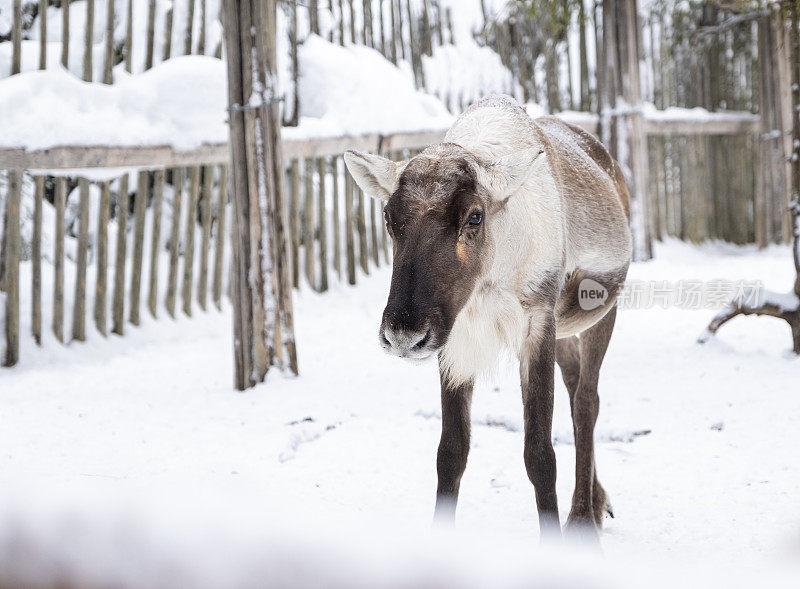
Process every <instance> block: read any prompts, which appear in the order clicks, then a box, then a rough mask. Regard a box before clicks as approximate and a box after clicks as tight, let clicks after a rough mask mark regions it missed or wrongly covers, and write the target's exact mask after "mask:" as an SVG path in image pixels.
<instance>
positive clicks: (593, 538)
mask: <svg viewBox="0 0 800 589" xmlns="http://www.w3.org/2000/svg"><path fill="white" fill-rule="evenodd" d="M564 537H565V538H566V539H567V541H569V542H571V543H573V544H577V545H579V546H585V547H597V548H599V547H600V529H599V527H598V526H597V525H595V523H594V522H593V521H591V520H585V519H582V518H581V519H578V518H574V517H572V516H570V517H569V519H567V523H566V525H565V526H564Z"/></svg>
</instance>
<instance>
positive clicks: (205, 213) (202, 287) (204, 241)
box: [197, 166, 214, 311]
mask: <svg viewBox="0 0 800 589" xmlns="http://www.w3.org/2000/svg"><path fill="white" fill-rule="evenodd" d="M213 187H214V166H203V196H202V200H201V203H200V225H201V227H202V233H201V234H200V274H199V275H198V277H197V303H198V304H199V305H200V308H201V309H202V310H203V311H205V310H206V302H207V301H208V254H209V251H210V250H211V198H212V197H211V193H212V189H213Z"/></svg>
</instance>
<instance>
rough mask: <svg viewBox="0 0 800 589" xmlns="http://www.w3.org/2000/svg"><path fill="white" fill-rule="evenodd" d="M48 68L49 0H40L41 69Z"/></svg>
mask: <svg viewBox="0 0 800 589" xmlns="http://www.w3.org/2000/svg"><path fill="white" fill-rule="evenodd" d="M46 68H47V0H39V69H40V70H43V69H46Z"/></svg>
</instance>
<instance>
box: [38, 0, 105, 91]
mask: <svg viewBox="0 0 800 589" xmlns="http://www.w3.org/2000/svg"><path fill="white" fill-rule="evenodd" d="M44 1H45V0H42V2H44ZM104 58H105V59H104V60H103V84H110V83H111V82H113V79H112V74H111V69H112V68H113V67H114V0H106V45H105V56H104Z"/></svg>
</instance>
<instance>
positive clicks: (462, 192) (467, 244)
mask: <svg viewBox="0 0 800 589" xmlns="http://www.w3.org/2000/svg"><path fill="white" fill-rule="evenodd" d="M487 205H488V202H487V199H486V198H485V197H484V198H481V194H480V190H479V187H478V185H477V181H476V178H475V174H474V172H473V171H472V169H471V168H470V166H469V164H468V163H467V162H466V161H465V160H464V159H463V158H453V159H450V158H446V159H440V160H433V159H429V158H424V157H418V158H415V159H413V160H411V161H410V162H409V164H408V166H407V167H406V168H405V170H404V171H403V173H402V174H401V175H400V179H399V183H398V187H397V190H396V191H395V192H394V194H392V196H391V197H390V198H389V201H388V203H387V204H386V206H385V208H384V217H385V219H386V227H387V229H388V231H389V234H390V235H391V236H392V240H393V243H394V264H393V269H392V284H391V289H390V291H389V300H388V301H387V303H386V309H385V310H384V312H383V321H382V323H381V328H380V336H379V337H380V342H381V345H382V346H383V348H384V349H385V350H386V351H387V352H389V353H391V354H395V355H397V356H401V357H403V358H411V359H423V358H427V357H428V356H430V355H431V354H433V353H434V352H435V351H436V350H438V349H439V348H440V347H442V346H443V345H444V343H445V341H447V335H448V334H449V333H450V330H451V328H452V327H453V323H454V322H455V319H456V316H457V315H458V312H459V311H460V310H461V309H462V307H463V306H464V304H465V303H466V302H467V299H468V298H469V296H470V294H471V293H472V290H473V288H474V287H475V283H476V281H477V279H478V277H479V276H480V273H481V268H482V258H483V254H484V249H485V245H486V227H487V214H488V211H487V208H488V207H487Z"/></svg>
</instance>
